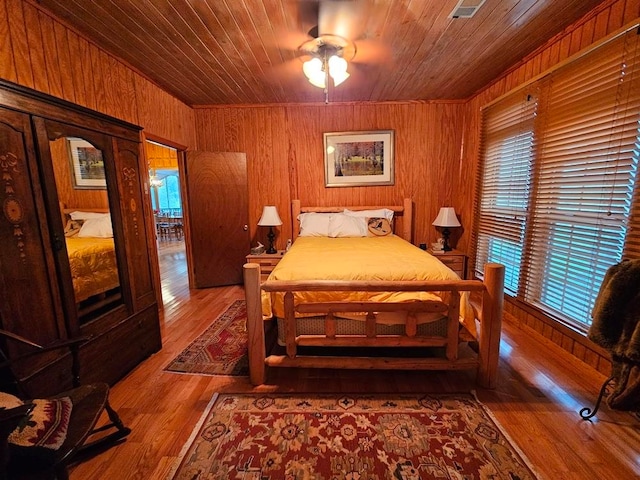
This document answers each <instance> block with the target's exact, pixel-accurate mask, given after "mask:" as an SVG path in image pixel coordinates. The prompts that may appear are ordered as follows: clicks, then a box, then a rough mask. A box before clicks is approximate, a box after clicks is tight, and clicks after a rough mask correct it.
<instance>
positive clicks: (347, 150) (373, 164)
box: [324, 130, 394, 187]
mask: <svg viewBox="0 0 640 480" xmlns="http://www.w3.org/2000/svg"><path fill="white" fill-rule="evenodd" d="M393 137H394V132H393V130H378V131H363V132H330V133H325V134H324V172H325V186H326V187H357V186H372V185H393V184H394V154H393V143H394V138H393Z"/></svg>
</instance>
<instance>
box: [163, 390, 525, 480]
mask: <svg viewBox="0 0 640 480" xmlns="http://www.w3.org/2000/svg"><path fill="white" fill-rule="evenodd" d="M168 478H173V479H174V480H179V479H189V480H198V479H200V480H203V479H209V480H210V479H256V480H272V479H273V480H275V479H278V480H282V479H287V480H288V479H291V480H294V479H296V480H297V479H300V480H302V479H305V480H338V479H340V480H364V479H367V480H381V479H390V480H391V479H393V480H405V479H406V480H413V479H465V480H472V479H478V480H480V479H482V480H484V479H491V480H499V479H500V480H514V479H519V480H528V479H535V478H536V476H535V474H534V472H533V471H532V470H531V468H530V467H528V466H527V462H526V460H525V459H524V457H523V456H522V454H521V453H519V451H518V449H517V448H516V447H514V446H513V445H512V444H511V443H510V441H509V440H508V438H507V437H506V436H505V434H504V433H503V432H502V431H501V430H500V427H499V426H498V425H497V424H496V422H495V421H494V420H493V419H492V417H491V415H490V413H489V412H488V410H486V409H485V407H484V406H483V405H482V404H481V403H479V402H478V401H477V400H476V399H475V397H474V396H473V395H471V394H447V395H406V394H404V395H401V394H397V395H384V396H382V395H370V396H367V395H345V394H342V395H313V396H310V395H276V394H268V395H247V394H220V395H217V396H215V397H214V398H213V400H212V401H211V403H210V406H209V407H208V408H207V410H206V411H205V414H204V415H203V417H202V419H201V421H200V423H199V425H198V426H196V428H195V430H194V432H193V434H192V436H191V439H190V440H189V441H188V442H187V444H186V445H185V447H184V448H183V450H182V453H181V458H180V460H179V461H178V463H177V464H176V465H175V466H174V468H173V469H172V471H171V472H170V474H169V477H168Z"/></svg>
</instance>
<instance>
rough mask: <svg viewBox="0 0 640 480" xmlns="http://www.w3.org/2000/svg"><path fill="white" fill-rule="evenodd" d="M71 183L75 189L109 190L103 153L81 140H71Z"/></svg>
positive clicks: (69, 140)
mask: <svg viewBox="0 0 640 480" xmlns="http://www.w3.org/2000/svg"><path fill="white" fill-rule="evenodd" d="M67 141H68V142H69V159H70V161H71V181H72V183H73V188H75V189H90V190H103V189H106V188H107V180H106V177H105V174H104V160H103V159H102V151H101V150H98V149H97V148H96V147H94V146H93V145H91V144H90V143H89V142H87V141H86V140H83V139H81V138H69V139H68V140H67Z"/></svg>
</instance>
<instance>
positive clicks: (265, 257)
mask: <svg viewBox="0 0 640 480" xmlns="http://www.w3.org/2000/svg"><path fill="white" fill-rule="evenodd" d="M284 254H285V251H284V250H278V253H260V254H257V255H254V254H251V255H247V263H257V264H258V265H260V281H261V282H264V281H265V280H266V279H267V277H268V276H269V274H270V273H271V272H272V271H273V269H274V267H275V266H276V265H277V264H278V262H279V261H280V259H281V258H282V257H283V256H284Z"/></svg>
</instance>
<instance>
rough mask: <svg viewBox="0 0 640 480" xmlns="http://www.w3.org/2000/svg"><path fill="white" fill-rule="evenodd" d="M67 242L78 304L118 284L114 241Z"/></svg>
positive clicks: (88, 238) (74, 238)
mask: <svg viewBox="0 0 640 480" xmlns="http://www.w3.org/2000/svg"><path fill="white" fill-rule="evenodd" d="M66 242H67V253H68V255H69V265H70V267H71V278H72V280H73V290H74V292H75V295H76V302H77V303H79V302H82V301H83V300H86V299H87V298H89V297H92V296H94V295H98V294H100V293H103V292H106V291H108V290H111V289H113V288H116V287H117V286H118V285H119V284H120V279H119V277H118V267H117V263H116V253H115V246H114V243H113V238H94V237H84V238H83V237H67V238H66Z"/></svg>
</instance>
